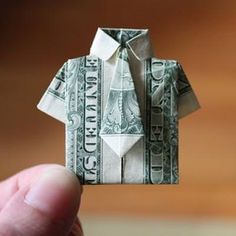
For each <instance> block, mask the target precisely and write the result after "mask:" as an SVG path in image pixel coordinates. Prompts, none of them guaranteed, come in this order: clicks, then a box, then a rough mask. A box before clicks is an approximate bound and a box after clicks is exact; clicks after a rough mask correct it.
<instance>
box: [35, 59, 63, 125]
mask: <svg viewBox="0 0 236 236" xmlns="http://www.w3.org/2000/svg"><path fill="white" fill-rule="evenodd" d="M66 69H67V62H65V63H64V64H63V65H62V66H61V68H60V69H59V70H58V71H57V73H56V74H55V76H54V78H53V79H52V81H51V83H50V84H49V86H48V88H47V89H46V91H45V92H44V94H43V96H42V97H41V99H40V101H39V103H38V104H37V108H38V109H39V110H41V111H42V112H45V113H46V114H47V115H49V116H51V117H53V118H55V119H57V120H59V121H61V122H63V123H65V122H66V112H65V78H66Z"/></svg>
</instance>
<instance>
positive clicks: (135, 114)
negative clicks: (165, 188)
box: [100, 45, 144, 157]
mask: <svg viewBox="0 0 236 236" xmlns="http://www.w3.org/2000/svg"><path fill="white" fill-rule="evenodd" d="M142 136H144V130H143V125H142V121H141V113H140V108H139V104H138V101H137V95H136V92H135V86H134V82H133V78H132V75H131V72H130V67H129V58H128V52H127V48H126V47H125V46H123V45H121V46H120V47H119V48H118V51H117V60H116V65H115V71H114V74H113V77H112V80H111V85H110V91H109V93H108V100H107V103H106V107H105V109H104V114H103V119H102V122H101V130H100V137H101V138H102V139H103V140H104V141H105V142H106V143H107V144H108V145H109V146H110V148H111V149H112V150H113V151H114V152H115V153H116V154H117V155H118V156H119V157H123V156H124V155H125V154H126V153H127V152H128V151H129V150H130V149H131V148H132V147H133V146H134V144H135V143H136V142H137V141H138V140H140V139H141V138H142Z"/></svg>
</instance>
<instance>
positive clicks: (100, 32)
mask: <svg viewBox="0 0 236 236" xmlns="http://www.w3.org/2000/svg"><path fill="white" fill-rule="evenodd" d="M120 30H123V31H126V32H130V33H131V35H133V37H132V36H131V38H130V39H129V40H127V41H126V46H127V47H128V48H129V49H130V50H131V52H132V53H133V54H134V56H135V57H136V58H137V59H138V60H140V61H142V60H145V59H147V58H150V57H152V56H153V50H152V45H151V41H150V38H149V30H148V29H127V28H104V27H98V29H97V32H96V34H95V37H94V40H93V42H92V46H91V48H90V55H95V56H97V57H99V58H100V59H102V60H105V61H107V60H109V59H110V58H111V57H112V56H113V54H114V53H115V52H116V51H117V49H118V48H119V47H120V46H121V43H120V42H118V40H117V39H116V38H115V37H112V32H113V33H118V32H119V31H120Z"/></svg>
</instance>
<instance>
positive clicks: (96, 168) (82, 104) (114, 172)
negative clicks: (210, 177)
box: [65, 55, 178, 184]
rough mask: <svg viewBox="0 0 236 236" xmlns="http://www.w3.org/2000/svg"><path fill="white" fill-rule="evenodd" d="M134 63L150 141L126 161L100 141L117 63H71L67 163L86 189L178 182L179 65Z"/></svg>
mask: <svg viewBox="0 0 236 236" xmlns="http://www.w3.org/2000/svg"><path fill="white" fill-rule="evenodd" d="M131 57H132V56H131ZM131 61H132V63H131V65H130V66H131V73H132V75H133V79H134V83H135V88H136V93H137V97H138V102H139V105H140V110H141V116H142V120H143V123H144V131H145V136H144V138H143V139H141V140H139V141H138V142H137V143H136V144H135V145H134V147H133V148H132V149H131V150H130V151H129V152H128V153H127V154H126V155H125V156H124V157H123V158H119V157H118V156H116V154H115V153H114V152H113V151H112V150H111V149H110V148H109V146H108V145H106V143H105V142H103V141H102V139H101V138H100V137H99V130H100V124H101V119H102V114H103V111H104V108H105V105H106V102H107V97H108V92H109V87H110V83H111V79H112V75H113V72H114V66H115V58H114V57H113V58H111V59H110V60H108V61H103V60H101V59H99V58H98V57H96V56H92V55H90V56H86V57H80V58H76V59H71V60H69V61H68V63H67V64H68V65H67V78H66V81H67V82H66V89H65V105H66V114H67V119H68V122H67V123H66V164H67V166H68V167H69V168H70V169H72V170H73V171H74V172H76V173H77V175H78V176H79V177H80V181H81V182H82V183H84V184H102V183H104V184H105V183H137V184H138V183H140V184H141V183H143V184H144V183H146V184H147V183H153V184H161V183H177V182H178V119H177V115H178V114H177V98H178V90H177V87H176V84H177V83H176V79H177V68H176V61H174V60H172V61H171V60H169V61H168V60H159V59H157V58H151V59H147V60H145V61H138V60H135V59H134V58H133V59H132V60H131Z"/></svg>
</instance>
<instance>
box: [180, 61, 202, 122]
mask: <svg viewBox="0 0 236 236" xmlns="http://www.w3.org/2000/svg"><path fill="white" fill-rule="evenodd" d="M177 69H178V79H177V87H178V92H179V95H178V119H181V118H183V117H185V116H187V115H189V114H191V113H192V112H194V111H196V110H198V109H200V108H201V105H200V103H199V100H198V98H197V96H196V93H195V92H194V90H193V87H192V85H191V84H190V81H189V80H188V78H187V76H186V74H185V72H184V70H183V67H182V65H181V64H180V63H179V62H177Z"/></svg>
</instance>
